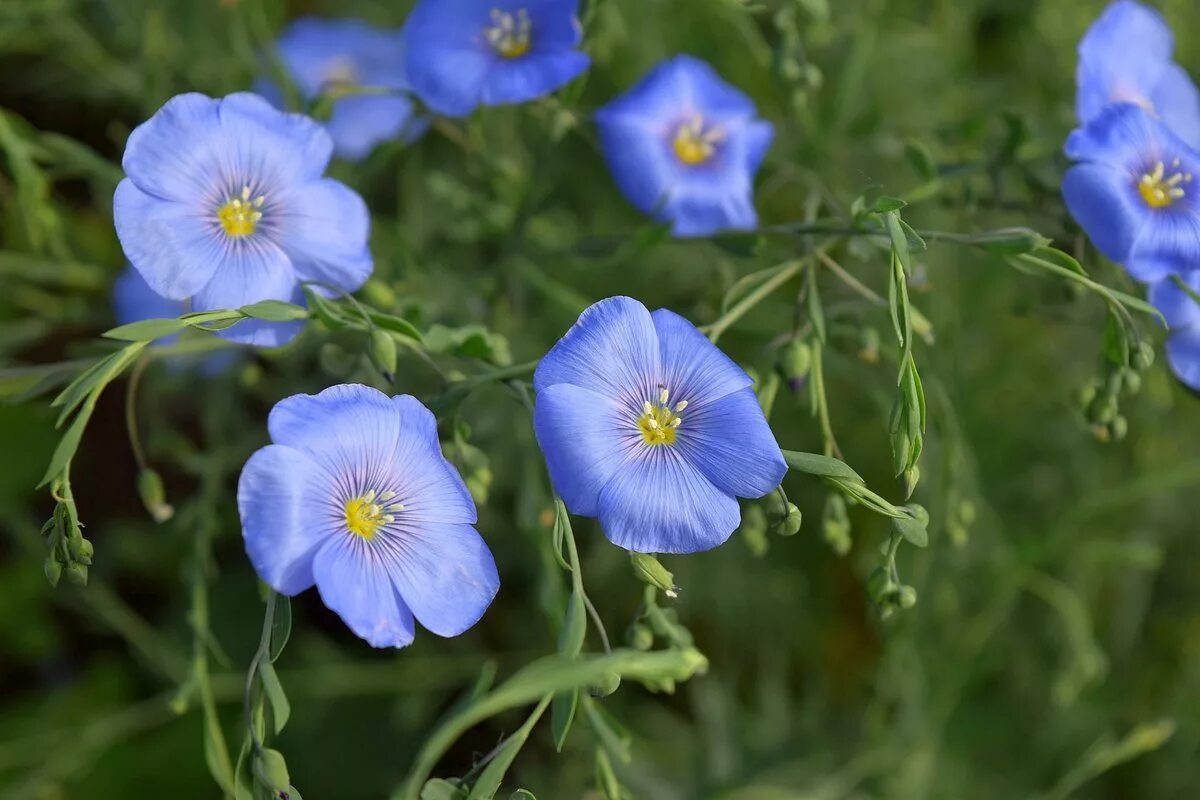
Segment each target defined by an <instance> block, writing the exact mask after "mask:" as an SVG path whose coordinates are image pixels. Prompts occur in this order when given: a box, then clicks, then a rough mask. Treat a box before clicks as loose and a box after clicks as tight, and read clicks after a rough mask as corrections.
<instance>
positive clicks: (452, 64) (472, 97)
mask: <svg viewBox="0 0 1200 800" xmlns="http://www.w3.org/2000/svg"><path fill="white" fill-rule="evenodd" d="M578 8H579V0H420V2H418V3H417V6H416V8H414V9H413V10H412V13H410V14H409V16H408V21H407V22H406V23H405V26H404V28H405V34H406V36H407V40H408V54H407V62H406V66H407V68H408V79H409V82H410V83H411V84H412V88H413V90H414V91H415V92H416V93H417V96H418V97H420V98H421V100H422V101H424V103H425V104H426V105H428V106H429V107H430V108H432V109H433V110H434V111H436V112H437V113H439V114H445V115H447V116H451V117H462V116H466V115H467V114H470V113H471V111H472V110H474V108H475V107H476V106H477V105H480V104H483V105H485V106H493V105H500V104H502V103H521V102H524V101H526V100H533V99H534V98H537V97H542V96H543V95H546V94H549V93H550V92H552V91H554V90H555V89H558V88H559V87H561V86H564V85H565V84H567V83H569V82H570V81H572V80H574V79H575V78H576V77H577V76H578V75H579V74H580V73H582V72H583V71H584V70H586V69H587V68H588V64H589V59H588V57H587V56H586V55H585V54H584V53H581V52H580V51H579V49H578V48H579V42H580V40H581V39H582V37H583V30H582V28H581V27H580V25H579V19H578V17H577V13H578Z"/></svg>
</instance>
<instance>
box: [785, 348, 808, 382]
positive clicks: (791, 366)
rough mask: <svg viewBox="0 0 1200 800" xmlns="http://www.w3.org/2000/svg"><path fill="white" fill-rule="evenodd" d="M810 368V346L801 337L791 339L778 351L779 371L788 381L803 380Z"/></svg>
mask: <svg viewBox="0 0 1200 800" xmlns="http://www.w3.org/2000/svg"><path fill="white" fill-rule="evenodd" d="M811 369H812V348H811V347H809V345H808V342H806V341H803V340H802V339H792V340H791V341H790V342H788V343H787V344H786V345H784V346H783V349H781V350H780V351H779V371H780V372H782V373H783V377H784V378H786V379H787V380H788V381H789V382H792V381H799V380H803V379H804V378H805V377H806V376H807V375H808V372H809V370H811Z"/></svg>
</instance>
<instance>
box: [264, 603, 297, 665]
mask: <svg viewBox="0 0 1200 800" xmlns="http://www.w3.org/2000/svg"><path fill="white" fill-rule="evenodd" d="M291 635H292V602H291V600H290V599H289V598H287V597H285V596H283V595H281V594H277V595H276V596H275V617H274V618H273V619H272V620H271V648H270V650H269V651H268V656H269V657H270V659H271V662H272V663H274V662H275V661H278V660H279V656H280V654H281V653H282V652H283V648H284V647H286V646H287V643H288V639H289V638H291Z"/></svg>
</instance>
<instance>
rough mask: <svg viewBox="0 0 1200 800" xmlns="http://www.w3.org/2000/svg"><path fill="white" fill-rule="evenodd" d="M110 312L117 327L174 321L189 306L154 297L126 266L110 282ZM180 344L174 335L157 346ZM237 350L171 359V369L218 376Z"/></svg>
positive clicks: (231, 360)
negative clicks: (190, 369) (194, 369)
mask: <svg viewBox="0 0 1200 800" xmlns="http://www.w3.org/2000/svg"><path fill="white" fill-rule="evenodd" d="M112 301H113V312H114V315H115V316H116V318H117V324H118V325H128V324H129V323H131V322H141V321H142V320H144V319H174V318H175V317H179V316H182V315H183V314H186V313H188V311H189V310H190V309H189V308H188V304H187V303H185V302H181V301H179V300H168V299H166V298H165V297H162V296H160V295H157V294H155V293H154V290H153V289H151V288H150V284H148V283H146V281H145V279H143V278H142V276H141V275H139V274H138V271H137V270H136V269H134V268H133V266H132V265H129V266H126V267H125V269H123V270H122V271H121V274H120V275H118V276H117V279H116V280H115V281H113V289H112ZM275 324H277V325H287V326H292V327H295V328H298V327H299V326H300V325H301V324H302V323H299V322H278V323H275ZM178 340H179V334H178V333H173V334H171V335H169V336H163V337H162V338H160V339H158V340H157V342H156V343H157V344H160V345H166V344H172V343H173V342H176V341H178ZM237 355H238V354H237V351H236V349H233V348H230V349H227V350H226V351H224V352H218V353H212V354H210V355H207V356H204V357H203V358H202V359H199V360H197V359H195V358H189V357H188V356H173V357H172V358H171V359H170V362H171V363H172V365H174V366H179V367H184V368H186V367H189V366H193V365H196V364H199V366H200V367H201V368H202V369H203V371H204V372H206V373H208V374H209V375H213V374H215V373H218V372H221V371H222V370H224V369H226V368H227V367H228V366H229V365H230V364H232V363H233V362H234V361H235V360H236V359H237Z"/></svg>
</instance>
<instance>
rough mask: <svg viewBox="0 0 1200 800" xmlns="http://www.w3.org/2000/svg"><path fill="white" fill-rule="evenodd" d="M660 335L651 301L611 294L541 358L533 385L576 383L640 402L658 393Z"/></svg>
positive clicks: (543, 387) (595, 305)
mask: <svg viewBox="0 0 1200 800" xmlns="http://www.w3.org/2000/svg"><path fill="white" fill-rule="evenodd" d="M659 372H660V358H659V345H658V335H657V334H656V333H655V331H654V322H653V321H652V320H651V318H650V312H649V311H647V310H646V307H645V306H644V305H642V304H641V303H639V302H638V301H637V300H634V299H633V298H630V297H610V298H608V299H606V300H601V301H600V302H598V303H595V304H593V305H592V306H590V307H589V308H587V309H586V310H585V311H584V312H583V313H582V314H580V315H579V319H578V321H576V323H575V324H574V325H572V326H571V329H570V330H568V331H567V332H566V334H565V335H564V336H563V338H562V339H560V340H559V341H558V344H556V345H554V347H553V348H551V350H550V352H549V353H547V354H546V356H545V357H544V358H543V359H542V361H541V363H540V364H538V368H537V371H536V372H535V373H534V375H533V386H534V388H535V389H536V390H537V391H539V392H540V391H542V390H543V389H545V388H546V387H548V386H553V385H554V384H556V383H572V384H575V385H576V386H582V387H583V388H585V389H591V390H592V391H594V392H597V393H599V394H601V395H603V396H605V397H608V398H611V399H613V400H616V399H623V400H625V401H627V402H628V403H632V404H633V405H634V406H635V407H640V406H641V404H642V402H643V401H644V400H647V399H649V398H651V397H655V396H657V394H658V391H657V388H656V386H657V383H658V375H659Z"/></svg>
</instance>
